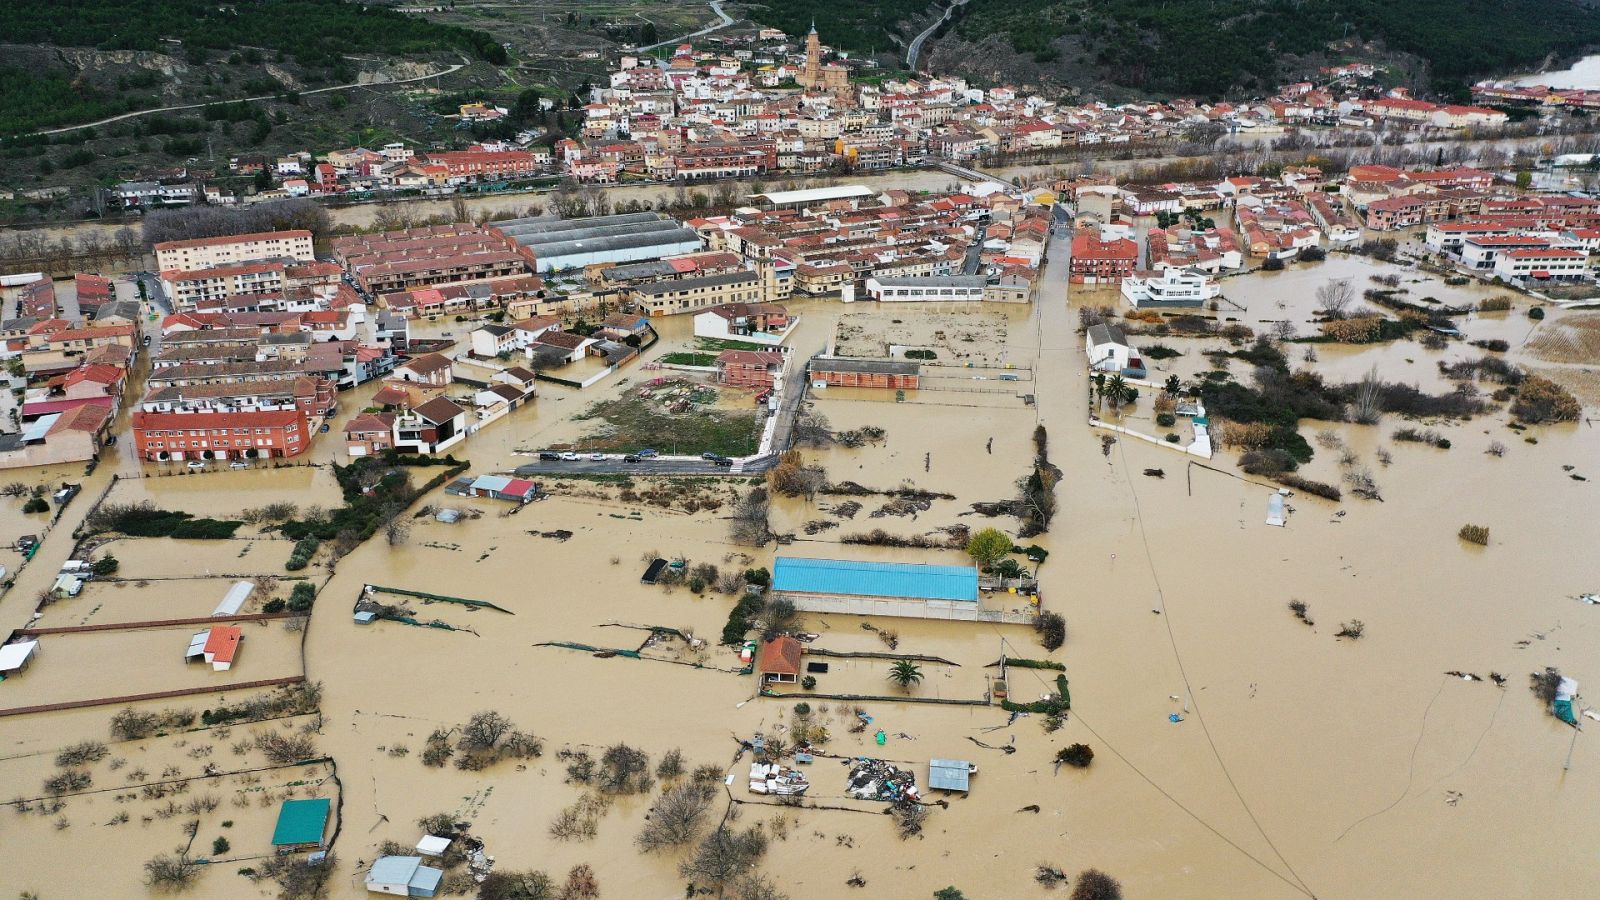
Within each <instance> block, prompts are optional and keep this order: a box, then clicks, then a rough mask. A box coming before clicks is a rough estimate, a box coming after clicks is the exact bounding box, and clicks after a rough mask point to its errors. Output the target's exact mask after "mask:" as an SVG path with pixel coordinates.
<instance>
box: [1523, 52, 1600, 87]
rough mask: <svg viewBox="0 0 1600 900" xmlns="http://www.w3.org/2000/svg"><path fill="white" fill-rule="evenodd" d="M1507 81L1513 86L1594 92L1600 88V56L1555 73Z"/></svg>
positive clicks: (1587, 58) (1542, 73)
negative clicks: (1521, 85)
mask: <svg viewBox="0 0 1600 900" xmlns="http://www.w3.org/2000/svg"><path fill="white" fill-rule="evenodd" d="M1507 80H1509V81H1510V82H1512V83H1513V84H1530V85H1533V84H1538V85H1544V86H1545V87H1552V88H1578V89H1582V90H1591V91H1592V90H1595V89H1597V88H1600V56H1585V57H1583V58H1582V59H1580V60H1578V61H1577V62H1575V63H1573V64H1572V65H1571V66H1569V67H1568V68H1565V69H1557V70H1555V71H1553V72H1539V73H1536V74H1533V75H1518V76H1516V77H1515V78H1510V79H1507Z"/></svg>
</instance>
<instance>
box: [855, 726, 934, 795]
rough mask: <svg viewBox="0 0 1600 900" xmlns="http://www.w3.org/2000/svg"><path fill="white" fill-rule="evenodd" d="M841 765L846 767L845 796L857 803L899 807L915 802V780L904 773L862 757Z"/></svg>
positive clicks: (880, 761) (911, 775) (914, 777)
mask: <svg viewBox="0 0 1600 900" xmlns="http://www.w3.org/2000/svg"><path fill="white" fill-rule="evenodd" d="M880 733H881V732H880ZM845 764H846V765H848V766H850V776H849V780H848V786H847V788H846V793H848V794H849V795H850V796H851V797H853V798H855V799H857V800H884V801H887V802H890V803H899V802H900V801H902V800H913V801H915V800H917V799H918V794H917V776H916V775H914V774H913V773H911V772H910V771H908V770H906V769H901V768H899V767H897V766H895V765H894V764H893V763H890V762H888V761H887V760H882V759H872V758H871V757H866V756H858V757H856V758H855V759H854V760H845Z"/></svg>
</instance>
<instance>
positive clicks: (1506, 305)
mask: <svg viewBox="0 0 1600 900" xmlns="http://www.w3.org/2000/svg"><path fill="white" fill-rule="evenodd" d="M1510 308H1511V298H1510V297H1489V298H1487V299H1485V300H1483V301H1481V302H1479V303H1478V312H1505V311H1506V310H1508V309H1510Z"/></svg>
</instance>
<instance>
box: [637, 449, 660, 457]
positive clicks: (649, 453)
mask: <svg viewBox="0 0 1600 900" xmlns="http://www.w3.org/2000/svg"><path fill="white" fill-rule="evenodd" d="M660 455H661V454H660V453H659V452H657V451H655V450H652V449H650V448H649V447H646V448H645V449H643V450H640V451H639V458H640V459H655V458H656V457H658V456H660Z"/></svg>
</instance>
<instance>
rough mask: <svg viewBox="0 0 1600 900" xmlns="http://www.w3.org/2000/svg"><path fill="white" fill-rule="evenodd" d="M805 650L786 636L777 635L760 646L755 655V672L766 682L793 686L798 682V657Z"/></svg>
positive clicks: (797, 642)
mask: <svg viewBox="0 0 1600 900" xmlns="http://www.w3.org/2000/svg"><path fill="white" fill-rule="evenodd" d="M804 653H805V648H804V647H802V646H801V644H800V642H799V641H797V640H795V639H794V638H792V637H789V636H788V635H786V634H783V635H779V636H777V637H775V638H773V639H772V640H770V641H767V642H766V643H764V644H762V645H761V652H760V653H758V654H757V655H756V671H758V672H760V673H761V674H762V676H763V677H765V679H766V680H767V681H778V682H782V683H784V684H793V683H795V682H796V681H798V680H800V657H801V655H802V654H804Z"/></svg>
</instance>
